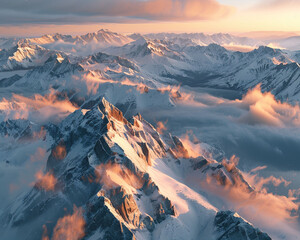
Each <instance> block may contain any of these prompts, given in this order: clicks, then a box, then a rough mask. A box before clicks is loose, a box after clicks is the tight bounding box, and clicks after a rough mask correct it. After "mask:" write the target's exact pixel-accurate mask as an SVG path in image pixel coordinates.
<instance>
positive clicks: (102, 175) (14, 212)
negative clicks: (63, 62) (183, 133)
mask: <svg viewBox="0 0 300 240" xmlns="http://www.w3.org/2000/svg"><path fill="white" fill-rule="evenodd" d="M56 131H57V132H56V135H54V139H55V142H54V144H53V146H52V147H51V153H50V156H49V158H48V161H47V168H46V170H45V173H44V175H43V174H41V177H40V179H39V181H37V182H36V184H35V185H34V187H33V189H32V190H31V191H30V192H29V193H27V194H26V195H24V196H20V197H19V198H18V199H16V201H15V202H14V203H13V204H12V206H11V207H10V208H9V209H7V210H6V211H5V212H4V213H3V214H2V215H1V217H0V221H1V222H2V223H3V224H2V226H1V228H3V232H4V235H3V236H4V239H5V237H6V236H14V237H17V236H20V235H19V234H22V236H23V238H24V234H23V233H22V229H23V228H26V229H27V231H28V232H35V234H34V235H32V234H29V235H27V236H25V238H24V239H40V236H41V235H42V232H43V228H44V229H45V227H46V228H47V229H48V231H47V234H49V235H50V236H51V234H52V230H53V228H54V226H55V223H56V222H57V220H58V219H59V218H60V217H62V214H63V212H64V211H63V209H67V211H68V210H69V211H72V209H73V205H76V208H74V213H75V211H76V209H78V208H79V209H83V210H84V211H83V212H82V213H81V214H82V218H83V219H84V220H83V221H84V232H85V239H94V237H95V236H98V237H100V236H102V237H104V238H109V237H110V238H113V239H119V238H124V239H151V236H157V237H155V238H156V239H164V238H165V237H166V236H168V237H169V238H170V239H175V238H176V237H178V236H181V237H183V236H185V239H195V238H197V237H199V230H200V229H201V231H200V232H201V236H206V237H207V238H209V239H233V237H238V236H242V234H243V232H247V235H248V238H245V239H249V240H252V239H270V238H269V237H268V235H267V234H264V233H262V232H260V231H259V230H258V229H255V228H254V227H253V226H252V225H250V224H248V223H246V222H245V221H244V220H243V219H241V218H240V217H239V216H238V215H233V213H230V212H227V213H222V212H220V213H217V212H218V211H217V209H216V208H215V207H214V206H212V205H211V204H210V203H209V202H207V200H206V198H204V197H203V196H202V195H201V194H199V193H197V192H195V191H194V190H192V188H190V187H189V186H188V185H185V183H184V182H180V180H179V179H180V178H177V177H175V176H173V174H170V175H166V172H165V171H164V170H162V169H160V168H159V167H158V166H160V165H161V166H162V164H163V165H165V166H166V167H168V168H170V170H171V171H172V169H174V167H175V168H178V169H180V168H182V167H183V168H184V169H185V171H187V172H193V171H195V170H196V169H205V168H210V169H211V170H210V171H213V172H215V171H222V172H226V177H225V178H228V179H230V180H229V181H232V179H235V178H236V177H239V178H242V175H241V174H240V173H239V172H238V170H235V171H232V170H230V171H228V170H226V168H225V167H224V166H223V167H216V166H215V165H216V164H217V162H215V161H213V160H206V159H205V158H203V157H200V158H190V157H189V156H188V155H185V159H183V158H182V157H181V154H180V153H181V152H182V151H187V150H185V149H184V145H183V144H182V143H181V141H180V139H178V138H176V137H172V136H170V138H171V139H169V140H168V139H166V140H164V139H163V138H162V136H161V135H160V134H159V133H158V132H157V131H156V129H155V128H154V127H153V126H152V125H151V124H149V123H148V122H146V121H145V120H144V119H143V118H142V117H141V116H140V115H137V116H135V117H133V118H132V119H131V120H130V121H128V120H127V119H125V118H124V117H123V114H122V112H121V111H120V110H119V109H117V108H116V107H114V106H113V105H111V104H110V103H109V102H107V101H106V100H105V99H102V100H101V101H100V102H99V103H97V104H96V105H95V106H93V107H92V108H90V109H88V110H87V111H82V110H77V111H75V112H74V113H73V114H71V115H69V116H68V117H67V118H66V119H65V120H64V121H63V122H62V123H61V124H60V125H59V126H58V129H57V130H56ZM167 142H170V144H171V145H168V144H167ZM203 161H204V162H203ZM181 165H182V167H181ZM221 166H222V165H221ZM222 168H224V170H222ZM174 170H175V169H174ZM205 172H206V173H207V174H208V172H207V171H205ZM209 174H210V176H212V177H213V178H215V179H216V180H218V179H222V178H224V177H221V178H220V177H219V176H218V175H219V173H218V174H212V173H209ZM46 179H48V180H46ZM50 179H51V181H50ZM163 179H164V181H162V180H163ZM233 184H234V183H233ZM175 186H176V188H174V187H175ZM183 189H184V192H182V190H183ZM182 194H184V195H182ZM190 207H192V208H193V209H194V210H193V211H191V210H189V208H190ZM187 216H188V218H186V217H187ZM233 216H234V217H233ZM195 217H196V218H195ZM188 219H189V220H188ZM193 219H194V220H193ZM195 221H196V222H195ZM42 225H45V227H42ZM233 226H235V227H233ZM237 226H238V227H237ZM6 234H7V235H6ZM8 234H12V235H8Z"/></svg>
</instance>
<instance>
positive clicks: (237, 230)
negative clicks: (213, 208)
mask: <svg viewBox="0 0 300 240" xmlns="http://www.w3.org/2000/svg"><path fill="white" fill-rule="evenodd" d="M215 226H216V231H217V233H218V238H217V239H218V240H241V239H243V240H250V239H251V240H252V239H253V240H254V239H255V240H271V238H270V237H269V236H268V234H266V233H263V232H261V231H260V230H259V229H257V228H254V227H253V226H252V225H251V224H249V223H248V222H246V221H245V220H243V219H242V218H241V217H240V216H239V215H238V214H237V213H233V212H230V211H222V212H218V213H217V215H216V218H215Z"/></svg>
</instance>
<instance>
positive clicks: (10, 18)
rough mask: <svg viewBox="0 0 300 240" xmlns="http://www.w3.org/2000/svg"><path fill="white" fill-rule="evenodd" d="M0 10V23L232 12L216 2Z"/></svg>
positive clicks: (35, 4)
mask: <svg viewBox="0 0 300 240" xmlns="http://www.w3.org/2000/svg"><path fill="white" fill-rule="evenodd" d="M1 9H2V10H1V11H0V13H1V14H0V16H1V17H0V22H1V23H2V24H16V23H39V24H41V23H66V22H77V23H78V22H81V23H82V22H97V21H98V22H100V21H102V22H106V21H109V22H115V21H116V17H118V18H124V17H125V18H139V19H146V20H160V21H187V20H188V21H189V20H208V19H217V18H223V17H225V16H227V15H229V14H231V13H232V12H233V11H234V8H233V7H230V6H226V5H222V4H220V3H219V2H217V1H216V0H146V1H141V0H111V1H106V0H100V1H99V0H87V1H85V2H84V3H83V2H82V1H79V0H75V1H74V0H72V1H71V0H65V1H58V0H53V1H47V2H45V1H42V0H31V1H30V2H27V1H21V0H15V1H8V0H2V2H1ZM103 17H104V18H103ZM101 18H102V19H101ZM119 21H124V19H123V20H121V19H119Z"/></svg>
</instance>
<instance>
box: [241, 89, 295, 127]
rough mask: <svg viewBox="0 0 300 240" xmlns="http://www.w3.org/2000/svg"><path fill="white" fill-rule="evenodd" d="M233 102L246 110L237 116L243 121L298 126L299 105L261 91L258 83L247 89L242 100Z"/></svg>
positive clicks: (279, 125)
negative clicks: (285, 101) (243, 113)
mask: <svg viewBox="0 0 300 240" xmlns="http://www.w3.org/2000/svg"><path fill="white" fill-rule="evenodd" d="M235 102H236V103H237V104H238V105H239V107H241V108H246V109H247V110H248V111H247V113H246V114H245V115H243V116H242V117H240V118H239V121H241V122H243V123H247V124H251V125H253V124H254V125H255V124H263V125H269V126H277V127H288V126H295V127H298V126H300V107H299V105H295V106H293V105H290V104H288V103H284V102H283V103H282V102H280V101H278V100H276V99H275V96H274V95H273V94H272V93H270V92H265V93H263V92H262V91H261V87H260V84H259V85H257V86H256V87H255V88H253V89H251V90H249V91H248V92H247V94H246V95H245V96H244V97H243V99H242V100H236V101H235Z"/></svg>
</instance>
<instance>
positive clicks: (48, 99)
mask: <svg viewBox="0 0 300 240" xmlns="http://www.w3.org/2000/svg"><path fill="white" fill-rule="evenodd" d="M77 109H78V107H76V106H74V105H73V104H72V103H71V102H70V101H69V99H68V98H65V99H63V100H61V99H59V95H58V93H57V92H55V91H54V90H50V93H49V94H47V95H45V96H42V95H39V94H35V95H34V96H33V97H24V96H21V95H18V94H13V95H12V98H11V99H10V100H8V99H5V98H2V100H1V101H0V113H1V114H0V119H1V117H2V116H4V120H7V119H30V120H34V121H36V122H39V123H43V122H47V121H54V122H58V121H60V120H61V119H63V118H65V117H66V116H68V115H69V114H70V113H72V112H74V111H75V110H77ZM1 115H2V116H1Z"/></svg>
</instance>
